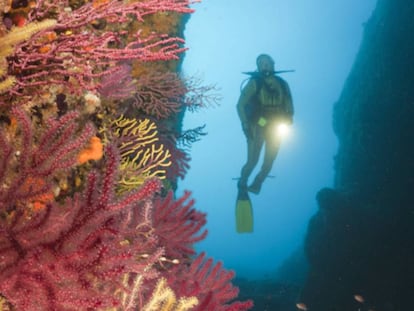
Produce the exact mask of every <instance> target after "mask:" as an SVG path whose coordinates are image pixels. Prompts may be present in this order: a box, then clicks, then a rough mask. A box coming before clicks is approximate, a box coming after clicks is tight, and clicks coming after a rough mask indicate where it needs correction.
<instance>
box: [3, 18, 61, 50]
mask: <svg viewBox="0 0 414 311" xmlns="http://www.w3.org/2000/svg"><path fill="white" fill-rule="evenodd" d="M56 23H57V21H56V20H54V19H45V20H43V21H41V22H33V23H29V24H27V25H25V26H23V27H15V28H13V29H12V30H11V31H10V32H9V33H7V34H6V35H5V36H3V37H2V38H1V40H0V57H6V56H8V55H10V48H11V47H13V46H15V45H16V44H18V43H20V42H22V41H24V40H27V39H29V38H30V37H31V36H33V35H34V34H35V33H36V32H39V31H41V30H44V29H46V28H49V27H53V26H54V25H56Z"/></svg>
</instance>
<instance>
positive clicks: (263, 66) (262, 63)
mask: <svg viewBox="0 0 414 311" xmlns="http://www.w3.org/2000/svg"><path fill="white" fill-rule="evenodd" d="M256 65H257V70H258V71H259V72H260V73H261V74H263V75H264V76H270V75H271V74H273V73H274V72H275V62H274V60H273V58H271V57H270V56H269V55H267V54H260V55H259V56H258V57H257V58H256Z"/></svg>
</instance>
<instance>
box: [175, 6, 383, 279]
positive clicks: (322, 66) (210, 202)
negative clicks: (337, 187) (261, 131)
mask: <svg viewBox="0 0 414 311" xmlns="http://www.w3.org/2000/svg"><path fill="white" fill-rule="evenodd" d="M375 2H376V1H375V0H366V1H359V0H349V1H339V0H335V1H332V0H315V1H308V0H289V1H280V0H255V1H251V0H225V1H223V0H205V1H203V3H201V4H195V5H194V9H196V12H195V13H194V14H193V15H192V16H191V19H190V21H189V22H188V24H187V26H186V31H185V37H186V46H187V47H189V51H188V52H187V53H186V57H185V60H184V67H183V68H184V73H185V75H187V76H194V75H195V76H198V77H200V78H202V79H203V81H204V84H207V85H208V84H215V85H216V86H217V87H218V88H219V89H220V94H221V96H222V100H221V101H220V105H219V106H218V107H212V108H208V109H205V110H203V111H201V112H198V113H195V114H187V115H186V117H185V120H184V128H185V129H189V128H194V127H197V126H200V125H203V124H206V131H207V132H208V136H206V137H204V138H203V139H202V140H201V141H199V142H197V143H195V144H194V145H193V148H192V151H191V156H192V161H191V169H190V171H189V172H188V174H187V176H186V179H185V180H184V181H181V182H180V184H179V190H178V192H177V194H178V195H179V194H180V193H182V192H183V191H184V190H185V189H188V190H191V191H192V192H193V197H194V198H195V200H196V208H198V209H199V210H202V211H204V212H206V213H207V215H208V225H207V228H208V230H209V235H208V237H207V239H206V240H205V241H203V242H201V243H198V244H197V245H196V248H197V250H198V251H206V252H207V253H208V255H209V256H211V257H214V258H215V259H216V260H221V261H223V262H224V265H225V267H226V268H229V269H234V270H236V273H237V274H238V275H239V276H241V277H247V278H251V279H257V278H263V277H273V276H274V275H275V273H276V271H277V269H278V267H279V265H280V264H281V263H283V262H284V261H285V260H286V259H287V258H288V257H289V256H290V254H291V253H292V252H294V251H295V250H297V249H298V248H300V247H301V246H302V242H303V238H304V234H305V232H306V228H307V223H308V221H309V218H310V217H311V215H312V214H313V213H314V212H315V210H316V202H315V195H316V192H317V191H318V190H319V189H320V188H322V187H326V186H331V185H332V182H333V180H332V179H333V157H334V155H335V153H336V150H337V147H338V146H337V141H336V138H335V136H334V134H333V131H332V124H331V123H332V121H331V119H332V107H333V104H334V102H335V101H336V100H337V99H338V97H339V95H340V92H341V90H342V87H343V84H344V82H345V79H346V77H347V75H348V73H349V71H350V70H351V67H352V64H353V60H354V58H355V55H356V53H357V51H358V48H359V44H360V41H361V36H362V33H363V29H364V28H363V25H364V22H365V21H366V20H367V19H368V18H369V16H370V14H371V12H372V10H373V9H374V6H375ZM261 53H268V54H270V55H271V56H272V57H273V58H274V59H275V62H276V70H281V69H295V70H296V71H295V72H294V73H286V74H284V75H283V78H284V79H285V80H286V81H287V82H288V83H289V85H290V88H291V91H292V95H293V100H294V106H295V111H296V113H295V117H294V126H293V128H292V133H291V135H290V136H289V137H288V138H287V139H286V140H285V141H284V142H283V144H282V146H281V150H280V152H279V155H278V158H277V159H276V162H275V165H274V167H273V170H272V173H271V174H272V176H274V178H268V179H267V180H266V182H265V184H264V186H263V188H262V191H261V193H260V195H258V196H254V195H252V196H251V198H252V202H253V207H254V232H253V233H252V234H237V233H236V230H235V218H234V216H235V213H234V210H235V200H236V181H235V180H233V178H236V177H238V176H239V172H240V168H241V166H242V165H243V164H244V161H245V159H246V145H245V139H244V136H243V133H242V131H241V126H240V123H239V120H238V117H237V113H236V109H235V105H236V102H237V99H238V96H239V91H240V83H241V82H242V80H243V79H245V77H246V76H243V74H242V73H241V72H243V71H251V70H255V59H256V57H257V55H259V54H261ZM253 175H254V174H253Z"/></svg>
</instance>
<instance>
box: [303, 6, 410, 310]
mask: <svg viewBox="0 0 414 311" xmlns="http://www.w3.org/2000/svg"><path fill="white" fill-rule="evenodd" d="M413 16H414V2H412V1H408V0H405V1H403V0H378V4H377V8H376V10H375V11H374V13H373V15H372V17H371V18H370V20H369V21H368V22H367V24H366V25H364V27H365V32H364V38H363V42H362V44H361V48H360V51H359V54H358V55H357V58H356V61H355V64H354V68H353V70H352V72H351V74H350V75H349V77H348V80H347V81H346V84H345V87H344V89H343V92H342V94H341V97H340V98H339V100H338V102H337V103H336V104H335V107H334V117H333V127H334V131H335V133H336V135H337V136H338V139H339V144H340V146H339V150H338V153H337V155H336V158H335V165H336V167H335V170H336V179H335V185H334V189H322V190H321V191H320V192H319V193H318V195H317V200H318V203H319V211H318V213H317V214H316V215H315V216H314V217H313V218H312V220H311V221H310V224H309V228H308V234H307V238H306V246H305V251H306V255H307V258H308V260H309V263H310V270H309V271H310V272H309V274H308V278H307V281H306V284H305V286H304V288H303V290H302V294H301V300H302V301H303V302H305V303H306V305H307V306H308V309H309V310H318V311H325V310H326V311H328V310H344V311H345V310H347V311H349V310H370V309H371V310H413V309H414V307H413V301H412V299H413V298H412V297H414V39H413V34H414V18H413ZM355 295H359V296H355ZM358 300H360V301H358Z"/></svg>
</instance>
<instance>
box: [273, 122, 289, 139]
mask: <svg viewBox="0 0 414 311" xmlns="http://www.w3.org/2000/svg"><path fill="white" fill-rule="evenodd" d="M275 131H276V135H277V136H278V137H279V138H285V137H286V136H288V135H289V132H290V126H289V124H287V123H286V122H278V123H276V126H275Z"/></svg>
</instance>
